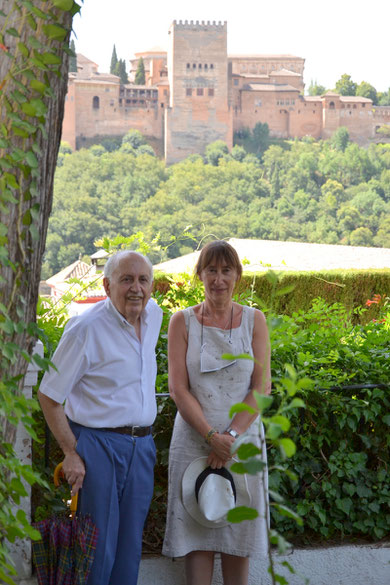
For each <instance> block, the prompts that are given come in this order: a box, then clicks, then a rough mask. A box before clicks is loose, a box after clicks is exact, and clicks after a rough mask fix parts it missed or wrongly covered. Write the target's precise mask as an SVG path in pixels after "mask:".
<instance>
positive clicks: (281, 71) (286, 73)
mask: <svg viewBox="0 0 390 585" xmlns="http://www.w3.org/2000/svg"><path fill="white" fill-rule="evenodd" d="M269 75H270V77H272V76H274V77H275V76H277V77H279V76H283V77H302V75H301V74H300V73H295V71H290V70H289V69H279V70H278V71H271V72H270V73H269Z"/></svg>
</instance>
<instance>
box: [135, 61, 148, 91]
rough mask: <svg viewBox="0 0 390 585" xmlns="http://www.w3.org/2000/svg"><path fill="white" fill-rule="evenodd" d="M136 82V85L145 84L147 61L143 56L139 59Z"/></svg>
mask: <svg viewBox="0 0 390 585" xmlns="http://www.w3.org/2000/svg"><path fill="white" fill-rule="evenodd" d="M134 82H135V84H136V85H145V63H144V60H143V58H142V57H140V58H139V60H138V66H137V71H136V74H135V80H134Z"/></svg>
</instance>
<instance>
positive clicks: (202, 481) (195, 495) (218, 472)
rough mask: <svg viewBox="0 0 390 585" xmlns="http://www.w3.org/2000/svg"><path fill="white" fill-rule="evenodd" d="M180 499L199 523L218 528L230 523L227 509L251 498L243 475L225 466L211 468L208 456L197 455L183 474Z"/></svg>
mask: <svg viewBox="0 0 390 585" xmlns="http://www.w3.org/2000/svg"><path fill="white" fill-rule="evenodd" d="M228 467H229V466H228ZM182 501H183V506H184V507H185V509H186V510H187V512H188V513H189V514H190V516H192V518H193V519H194V520H196V521H197V522H199V524H202V525H203V526H207V527H208V528H221V527H222V526H227V525H228V524H229V522H228V521H227V519H226V514H227V513H228V511H229V510H231V509H232V508H235V507H237V506H250V504H251V497H250V494H249V492H248V486H247V481H246V476H245V475H242V474H238V473H235V474H233V472H231V471H230V470H229V469H228V468H227V467H222V469H211V467H209V466H208V465H207V457H199V458H198V459H195V460H194V461H192V462H191V463H190V464H189V465H188V467H187V469H186V470H185V472H184V474H183V479H182Z"/></svg>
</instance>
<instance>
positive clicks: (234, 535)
mask: <svg viewBox="0 0 390 585" xmlns="http://www.w3.org/2000/svg"><path fill="white" fill-rule="evenodd" d="M183 313H184V318H185V322H186V327H187V331H188V349H187V357H186V364H187V371H188V377H189V384H190V392H191V393H192V394H193V395H194V396H195V397H196V398H197V400H198V401H199V403H200V405H201V407H202V409H203V411H204V413H205V415H206V419H207V421H208V422H209V423H210V425H211V426H212V427H213V428H215V429H217V430H218V431H219V432H221V433H222V432H224V431H225V430H226V428H227V427H228V425H229V423H230V418H229V410H230V407H231V406H232V405H233V404H236V403H237V402H241V401H242V400H243V399H244V398H245V396H246V395H247V393H248V391H249V387H250V380H251V375H252V371H253V362H252V361H251V360H246V359H239V360H237V361H236V362H234V363H231V364H230V365H228V366H226V365H225V364H226V363H229V362H226V361H225V360H222V361H223V364H222V362H221V361H220V356H221V355H222V354H223V353H231V354H234V355H238V354H241V353H247V354H250V355H253V351H252V336H253V327H254V309H252V308H250V307H247V306H244V307H243V312H242V319H241V325H240V326H239V327H237V328H235V329H231V330H226V331H225V330H222V329H219V328H217V327H203V344H204V352H203V355H204V356H207V360H208V361H209V364H208V366H209V368H208V369H212V364H213V363H214V365H215V364H218V361H220V364H219V367H221V366H222V365H223V367H222V369H218V370H216V371H210V372H207V373H201V371H200V367H201V366H200V354H201V351H200V350H201V340H202V325H201V323H199V321H198V319H197V318H196V315H195V313H194V311H193V308H192V307H190V308H189V309H185V310H184V311H183ZM217 367H218V365H217ZM202 369H203V370H204V369H205V367H204V364H203V368H202ZM259 427H260V429H259ZM259 432H261V433H263V432H264V431H263V428H262V425H261V424H260V425H259V421H258V420H256V421H255V422H254V423H252V425H251V426H250V427H249V429H248V431H247V435H248V441H250V442H252V443H255V444H257V445H259V446H260V438H259ZM209 453H210V447H209V446H208V445H207V444H206V443H205V440H204V438H203V437H201V436H200V435H199V433H198V432H196V431H195V430H194V429H193V428H192V427H191V426H190V425H189V424H187V423H186V422H185V421H184V420H183V418H182V416H181V415H180V413H179V412H178V413H177V415H176V419H175V425H174V429H173V434H172V440H171V445H170V452H169V486H168V509H167V524H166V532H165V539H164V545H163V551H162V552H163V554H164V555H166V556H169V557H181V556H184V555H186V554H187V553H189V552H191V551H194V550H205V551H215V552H223V553H226V554H230V555H237V556H242V557H248V556H249V557H251V556H256V557H258V556H263V555H266V551H267V521H266V519H265V505H264V490H266V489H267V486H264V485H263V483H262V481H261V477H260V475H255V476H251V475H248V476H247V484H248V490H249V493H250V496H251V504H250V505H251V507H252V508H256V509H257V510H258V512H259V517H258V518H257V519H256V520H246V521H244V522H241V523H239V524H228V525H227V526H223V527H219V528H207V527H205V526H202V525H200V524H199V523H198V522H196V521H195V520H194V519H193V518H192V517H191V516H190V515H189V514H188V513H187V511H186V510H185V508H184V507H183V505H182V499H181V481H182V476H183V473H184V471H185V469H186V468H187V466H188V465H189V463H191V462H192V461H193V460H194V459H196V458H198V457H201V456H205V455H206V456H207V455H208V454H209Z"/></svg>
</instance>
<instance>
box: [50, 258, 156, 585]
mask: <svg viewBox="0 0 390 585" xmlns="http://www.w3.org/2000/svg"><path fill="white" fill-rule="evenodd" d="M103 284H104V288H105V291H106V293H107V296H108V298H107V299H106V300H105V301H101V302H100V303H97V304H96V305H95V306H94V307H93V308H91V309H90V310H88V311H87V312H86V313H84V314H83V315H81V316H80V317H77V318H76V319H73V320H71V321H70V322H69V324H68V326H67V327H66V329H65V332H64V334H63V336H62V338H61V341H60V343H59V345H58V348H57V350H56V352H55V354H54V357H53V360H52V361H53V363H54V364H55V365H56V367H57V370H58V371H55V370H54V369H50V370H49V372H47V373H46V374H45V376H44V378H43V380H42V383H41V386H40V391H39V400H40V403H41V407H42V410H43V413H44V415H45V418H46V421H47V423H48V425H49V427H50V429H51V430H52V432H53V434H54V436H55V438H56V439H57V441H58V443H59V445H60V447H61V449H62V451H63V452H64V456H65V458H64V462H63V471H64V473H65V477H66V479H67V481H68V482H69V483H70V484H71V485H72V493H77V492H78V490H80V493H79V502H78V509H79V511H80V513H81V514H85V513H89V514H91V515H92V518H93V520H94V521H95V523H96V525H97V527H98V529H99V539H98V545H97V550H96V554H95V560H94V563H93V567H92V571H91V573H90V576H89V579H88V585H136V583H137V578H138V568H139V562H140V558H141V548H142V530H143V526H144V522H145V518H146V515H147V513H148V510H149V505H150V501H151V498H152V493H153V468H154V464H155V446H154V441H153V438H152V434H151V431H152V427H151V425H152V424H153V421H154V419H155V416H156V400H155V380H156V371H157V366H156V356H155V347H156V343H157V339H158V335H159V331H160V327H161V320H162V311H161V309H160V308H159V307H158V305H157V304H156V303H155V302H154V301H153V300H151V299H150V295H151V292H152V284H153V269H152V265H151V263H150V261H149V260H148V259H147V258H145V257H144V256H142V255H141V254H138V253H137V252H132V251H121V252H118V253H117V254H115V255H114V256H112V257H111V258H110V259H109V260H108V261H107V263H106V265H105V267H104V279H103ZM64 401H65V406H64V407H63V406H62V404H63V403H64ZM80 488H82V489H80Z"/></svg>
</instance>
